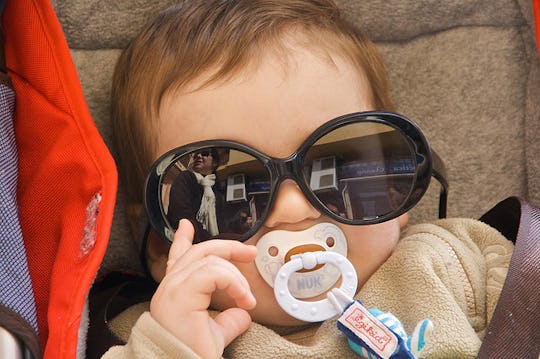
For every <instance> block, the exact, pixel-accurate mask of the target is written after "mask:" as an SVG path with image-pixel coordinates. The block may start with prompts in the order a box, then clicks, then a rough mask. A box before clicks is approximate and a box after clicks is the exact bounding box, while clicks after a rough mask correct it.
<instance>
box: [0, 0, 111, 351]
mask: <svg viewBox="0 0 540 359" xmlns="http://www.w3.org/2000/svg"><path fill="white" fill-rule="evenodd" d="M2 22H3V25H4V30H5V35H6V42H5V52H6V64H7V69H8V73H9V75H10V77H11V78H12V80H13V87H14V89H15V93H16V113H15V132H16V137H17V148H18V153H19V183H18V201H19V207H20V218H21V227H22V231H23V236H24V239H25V246H26V251H27V256H28V262H29V263H28V264H29V269H30V275H31V277H32V284H33V290H34V295H35V299H36V307H37V314H38V324H39V331H40V333H39V334H40V340H41V347H42V350H43V353H44V357H45V358H54V359H58V358H75V355H76V349H77V339H78V329H79V324H80V319H81V314H82V311H83V306H84V302H85V299H86V296H87V294H88V291H89V288H90V286H91V284H92V281H93V279H94V277H95V275H96V273H97V270H98V268H99V265H100V263H101V261H102V258H103V255H104V253H105V250H106V248H107V243H108V237H109V233H110V228H111V223H112V217H113V209H114V203H115V196H116V189H117V174H116V167H115V164H114V161H113V159H112V156H111V155H110V153H109V151H108V149H107V147H106V145H105V143H104V142H103V140H102V138H101V137H100V135H99V133H98V131H97V129H96V127H95V125H94V122H93V120H92V118H91V117H90V114H89V111H88V108H87V106H86V103H85V100H84V96H83V93H82V89H81V86H80V83H79V79H78V77H77V73H76V70H75V67H74V65H73V62H72V59H71V54H70V51H69V48H68V45H67V43H66V40H65V37H64V34H63V32H62V28H61V26H60V23H59V21H58V19H57V18H56V15H55V13H54V10H53V8H52V6H51V4H50V3H49V1H47V0H9V1H8V3H7V5H6V8H5V10H4V13H3V16H2Z"/></svg>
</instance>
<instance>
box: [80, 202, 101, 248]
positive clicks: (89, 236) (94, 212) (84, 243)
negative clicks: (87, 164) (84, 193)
mask: <svg viewBox="0 0 540 359" xmlns="http://www.w3.org/2000/svg"><path fill="white" fill-rule="evenodd" d="M100 203H101V193H96V194H95V195H94V196H93V197H92V200H90V203H88V206H86V218H85V221H84V228H83V233H82V239H81V257H85V256H86V255H87V254H88V252H90V250H91V249H92V248H94V244H95V242H96V222H97V216H98V213H99V205H100Z"/></svg>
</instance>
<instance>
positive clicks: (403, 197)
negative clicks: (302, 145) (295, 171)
mask: <svg viewBox="0 0 540 359" xmlns="http://www.w3.org/2000/svg"><path fill="white" fill-rule="evenodd" d="M415 173H416V160H415V155H414V151H412V149H411V145H410V144H409V142H408V140H407V139H406V137H405V136H404V135H403V134H402V133H401V132H400V131H398V130H396V129H395V128H393V127H391V126H389V125H386V124H381V123H376V122H357V123H351V124H347V125H344V126H342V127H339V128H337V129H335V130H333V131H331V132H329V133H327V134H326V135H324V136H323V137H321V138H320V139H319V140H318V141H317V142H316V143H315V144H314V145H313V146H312V147H311V148H310V149H309V151H308V152H307V154H306V157H305V162H304V174H305V177H306V180H307V183H308V184H309V186H310V187H311V190H312V191H313V193H314V194H315V196H316V197H317V198H318V199H319V200H320V201H321V202H322V203H323V204H324V205H325V206H326V207H327V208H328V209H329V210H330V211H332V212H334V213H335V214H336V215H338V216H341V217H345V218H347V219H350V220H359V221H362V220H373V219H376V218H380V217H384V216H387V215H388V214H390V213H392V212H394V211H396V210H398V209H399V208H401V207H402V206H403V205H404V204H405V202H406V201H407V198H408V197H409V195H410V193H411V190H412V188H413V185H414V180H415Z"/></svg>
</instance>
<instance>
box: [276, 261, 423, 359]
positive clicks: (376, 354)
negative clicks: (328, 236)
mask: <svg viewBox="0 0 540 359" xmlns="http://www.w3.org/2000/svg"><path fill="white" fill-rule="evenodd" d="M320 264H332V265H334V266H335V267H337V268H338V269H339V270H340V271H341V278H342V282H341V285H340V287H339V288H334V289H332V290H331V291H329V292H328V293H327V296H326V299H322V300H319V301H313V302H308V301H302V300H299V299H297V298H295V297H293V296H292V294H291V293H290V291H289V288H288V281H289V277H290V276H291V274H292V273H294V272H296V271H299V270H301V269H308V270H309V269H312V268H314V267H315V266H317V265H320ZM357 285H358V279H357V275H356V271H355V269H354V266H353V265H352V263H351V262H350V261H349V260H348V259H347V258H346V257H344V256H342V255H340V254H338V253H334V252H328V251H320V252H306V253H302V254H297V255H294V256H292V257H291V260H290V261H288V262H287V263H285V264H284V265H283V267H281V269H280V270H279V271H278V273H277V275H276V278H275V282H274V294H275V296H276V299H277V302H278V303H279V305H280V306H281V307H282V308H283V310H285V311H286V312H287V313H288V314H290V315H291V316H293V317H295V318H297V319H300V320H303V321H307V322H321V321H324V320H327V319H330V318H332V317H335V316H337V315H340V317H339V319H338V320H337V327H338V329H339V330H340V331H341V332H343V333H344V334H345V335H346V336H347V340H348V343H349V346H350V347H351V349H352V350H353V351H355V352H356V353H357V354H359V355H361V356H363V357H366V358H384V359H387V358H391V359H415V358H417V357H418V354H419V352H420V351H421V350H422V348H423V347H424V346H425V344H426V339H427V337H428V336H429V334H430V333H431V331H432V330H433V323H432V322H431V321H430V320H429V319H425V320H423V321H421V322H420V323H419V324H418V325H417V326H416V328H415V329H414V331H413V334H412V335H411V336H410V337H408V336H407V334H406V332H405V330H404V329H403V326H402V324H401V322H400V321H399V320H398V319H397V318H396V317H395V316H394V315H392V314H391V313H385V312H382V311H380V310H378V309H375V308H373V309H367V308H366V307H365V306H364V305H363V304H362V302H361V301H360V300H354V299H353V297H354V295H355V293H356V288H357Z"/></svg>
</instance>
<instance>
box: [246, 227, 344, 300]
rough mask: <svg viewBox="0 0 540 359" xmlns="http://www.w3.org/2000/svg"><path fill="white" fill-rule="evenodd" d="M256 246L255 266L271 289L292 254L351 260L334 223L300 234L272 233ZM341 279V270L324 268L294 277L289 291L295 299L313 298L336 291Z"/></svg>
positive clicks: (263, 237)
mask: <svg viewBox="0 0 540 359" xmlns="http://www.w3.org/2000/svg"><path fill="white" fill-rule="evenodd" d="M256 246H257V257H256V258H255V264H256V266H257V269H258V270H259V273H260V274H261V276H262V277H263V279H264V280H265V281H266V283H268V285H269V286H271V287H274V281H275V278H276V275H277V273H278V272H279V270H280V269H281V267H282V266H283V265H284V264H285V263H286V260H288V257H290V256H291V253H292V254H300V253H302V250H305V251H306V252H310V251H328V252H333V253H337V254H340V255H341V256H343V257H347V240H346V238H345V235H344V234H343V232H342V231H341V229H339V227H337V226H336V225H334V224H332V223H319V224H316V225H314V226H313V227H310V228H308V229H306V230H304V231H300V232H293V231H285V230H276V231H271V232H268V233H266V234H265V235H264V236H262V237H261V238H260V239H259V241H258V242H257V245H256ZM340 276H341V271H340V270H339V268H337V267H336V266H334V265H332V264H322V265H319V266H316V267H314V268H310V269H309V270H302V271H298V272H294V273H292V274H291V275H290V277H289V281H288V289H289V291H290V293H291V294H292V296H293V297H295V298H312V297H315V296H317V295H319V294H322V293H324V292H326V291H328V290H329V289H330V288H332V286H334V285H335V284H336V283H337V281H338V280H339V278H340Z"/></svg>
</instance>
